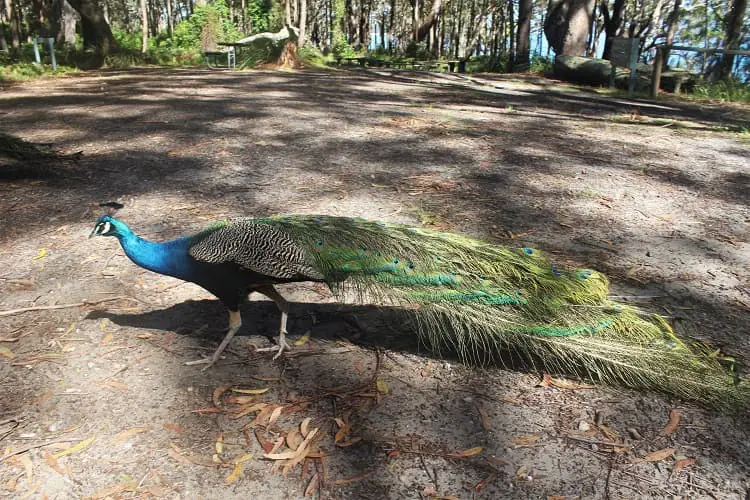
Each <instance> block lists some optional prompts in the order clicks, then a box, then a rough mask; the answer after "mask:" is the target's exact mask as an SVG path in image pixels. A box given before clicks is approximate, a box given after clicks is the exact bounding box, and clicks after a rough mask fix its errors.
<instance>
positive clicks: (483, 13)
mask: <svg viewBox="0 0 750 500" xmlns="http://www.w3.org/2000/svg"><path fill="white" fill-rule="evenodd" d="M509 1H510V0H509ZM480 9H481V10H480V11H479V14H476V15H475V17H474V21H475V22H474V29H473V30H472V33H473V35H472V37H471V39H467V41H466V50H465V51H464V57H462V58H461V59H463V60H464V61H468V60H469V58H470V57H471V54H472V53H473V52H474V50H475V49H476V48H477V45H478V44H479V40H480V39H481V38H482V26H484V24H485V21H486V19H487V14H488V7H487V1H485V2H484V4H483V5H481V6H480Z"/></svg>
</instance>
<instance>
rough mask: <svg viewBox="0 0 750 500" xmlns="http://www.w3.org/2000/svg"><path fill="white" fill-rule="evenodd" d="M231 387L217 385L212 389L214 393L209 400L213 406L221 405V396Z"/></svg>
mask: <svg viewBox="0 0 750 500" xmlns="http://www.w3.org/2000/svg"><path fill="white" fill-rule="evenodd" d="M231 388H232V386H231V385H220V386H219V387H217V388H216V389H214V393H213V395H212V396H211V401H213V403H214V406H216V407H219V406H221V396H222V395H223V394H224V393H225V392H227V391H228V390H229V389H231Z"/></svg>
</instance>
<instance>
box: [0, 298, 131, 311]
mask: <svg viewBox="0 0 750 500" xmlns="http://www.w3.org/2000/svg"><path fill="white" fill-rule="evenodd" d="M125 299H129V300H132V299H131V297H124V296H118V297H110V298H108V299H101V300H91V301H89V300H84V301H83V302H76V303H75V304H59V305H56V306H33V307H22V308H20V309H10V310H8V311H0V316H11V315H13V314H22V313H27V312H33V311H51V310H54V309H70V308H73V307H84V306H95V305H98V304H101V303H103V302H112V301H115V300H125Z"/></svg>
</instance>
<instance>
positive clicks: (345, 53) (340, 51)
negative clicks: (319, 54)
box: [333, 34, 358, 59]
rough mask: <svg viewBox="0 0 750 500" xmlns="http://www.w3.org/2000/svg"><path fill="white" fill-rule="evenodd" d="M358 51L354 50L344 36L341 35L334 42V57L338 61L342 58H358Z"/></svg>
mask: <svg viewBox="0 0 750 500" xmlns="http://www.w3.org/2000/svg"><path fill="white" fill-rule="evenodd" d="M357 55H358V54H357V51H356V50H354V47H352V46H351V45H350V44H349V42H348V41H347V40H346V37H345V36H344V35H343V34H339V36H338V38H336V40H335V41H334V42H333V57H335V58H336V59H339V58H342V57H357Z"/></svg>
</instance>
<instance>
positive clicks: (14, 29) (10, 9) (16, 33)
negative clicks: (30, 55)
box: [5, 0, 21, 50]
mask: <svg viewBox="0 0 750 500" xmlns="http://www.w3.org/2000/svg"><path fill="white" fill-rule="evenodd" d="M5 12H6V15H7V16H8V24H10V46H11V47H13V50H17V49H19V48H20V47H21V29H20V26H19V22H18V13H17V12H16V5H15V3H14V1H13V0H5Z"/></svg>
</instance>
